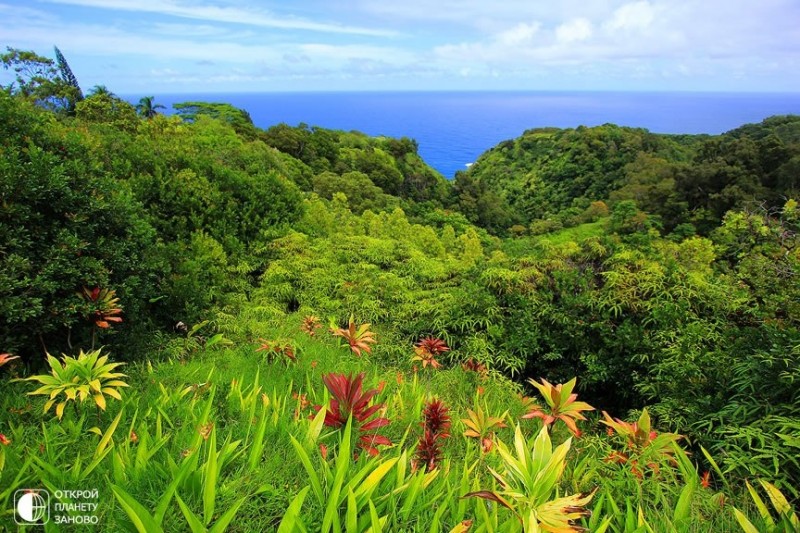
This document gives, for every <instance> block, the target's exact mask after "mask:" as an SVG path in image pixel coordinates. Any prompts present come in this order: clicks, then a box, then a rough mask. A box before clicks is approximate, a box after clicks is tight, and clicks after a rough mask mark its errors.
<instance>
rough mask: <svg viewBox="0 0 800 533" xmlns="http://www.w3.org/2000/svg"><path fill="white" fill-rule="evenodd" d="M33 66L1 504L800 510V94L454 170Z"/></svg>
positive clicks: (14, 137)
mask: <svg viewBox="0 0 800 533" xmlns="http://www.w3.org/2000/svg"><path fill="white" fill-rule="evenodd" d="M15 57H18V56H13V57H9V56H4V58H3V59H4V62H11V61H12V60H13V59H14V58H15ZM40 59H41V58H40ZM28 61H36V59H35V58H34V59H30V58H29V59H28ZM23 81H25V80H23ZM45 81H46V82H47V83H44V82H43V81H42V80H41V79H39V80H35V79H31V80H27V81H26V83H28V85H14V86H11V87H6V88H3V89H2V90H0V529H12V528H14V527H15V526H14V506H15V500H14V498H15V492H16V491H17V490H18V489H30V488H42V489H47V490H49V491H50V493H51V494H52V495H53V497H54V498H55V500H57V501H53V502H52V503H58V504H59V506H60V507H59V508H58V509H61V510H62V511H63V512H61V513H60V514H59V513H58V512H56V511H58V509H57V508H55V507H53V508H52V509H51V519H52V521H51V523H50V525H49V526H47V527H46V528H45V530H57V526H59V522H58V521H61V522H63V524H60V525H61V526H62V527H63V528H64V529H67V530H70V529H72V528H75V529H77V528H78V526H77V525H74V524H78V525H80V524H81V523H82V522H81V521H84V520H90V521H89V522H88V523H89V524H90V525H97V526H98V527H99V528H100V529H102V530H104V531H127V530H130V531H140V532H144V531H146V532H153V531H160V530H163V531H192V532H197V531H243V532H244V531H247V532H249V531H280V532H293V531H324V532H326V533H327V532H329V531H336V532H339V531H346V532H352V531H431V532H435V531H451V532H453V531H454V532H466V531H471V532H475V531H526V532H530V531H579V530H581V529H580V528H588V529H589V530H591V531H599V532H603V531H615V532H634V531H736V530H738V529H742V530H743V531H748V532H749V531H795V530H797V528H798V527H800V526H799V525H798V518H797V516H796V515H795V514H793V509H795V508H797V503H798V498H800V492H798V490H799V489H800V463H798V460H797V457H798V448H800V422H798V421H799V420H800V392H798V390H800V389H798V387H797V381H798V380H800V283H799V282H798V272H800V247H798V232H799V231H800V211H799V210H798V205H797V201H796V200H795V199H793V198H797V196H798V191H797V185H798V182H797V172H796V170H797V169H798V157H800V133H799V132H800V117H773V118H770V119H767V120H765V121H764V122H763V123H760V124H754V125H746V126H742V127H741V128H738V129H736V130H734V131H732V132H729V133H727V134H725V135H721V136H714V137H707V136H665V135H654V134H651V133H648V132H647V131H645V130H640V129H630V128H620V127H617V126H613V125H605V126H601V127H598V128H578V129H575V130H553V129H547V130H531V131H528V132H526V133H525V134H524V135H523V136H522V137H520V138H518V139H515V140H511V141H507V142H504V143H501V144H500V145H499V146H497V147H495V148H493V149H491V150H489V151H488V152H487V153H486V154H484V155H483V156H482V157H481V158H480V159H479V160H478V161H477V162H476V164H475V165H474V166H473V167H472V168H470V170H469V171H468V172H466V173H463V174H460V175H459V176H458V177H457V178H456V180H455V181H454V182H453V183H451V182H448V181H446V180H445V179H444V178H443V177H442V176H441V175H439V174H438V173H437V172H435V171H434V170H433V169H431V168H430V167H428V166H427V165H426V164H425V163H424V161H422V160H421V159H420V157H419V156H418V154H417V150H416V144H415V142H414V141H413V140H410V139H388V138H371V137H368V136H365V135H363V134H360V133H357V132H343V131H332V130H326V129H322V128H316V127H309V126H307V125H299V126H296V127H293V126H289V125H283V124H282V125H276V126H273V127H271V128H269V129H266V130H262V129H259V128H257V127H256V126H255V125H253V124H252V122H251V121H250V120H249V116H248V115H247V113H246V112H244V111H242V110H238V109H236V108H234V107H232V106H228V105H225V104H208V103H203V102H189V103H186V105H183V106H178V107H179V110H180V113H179V114H178V115H176V116H172V117H167V116H164V115H161V114H158V113H157V112H156V109H155V104H156V102H154V101H152V99H151V100H150V101H148V102H144V101H143V102H142V103H141V104H140V106H139V109H138V112H137V109H136V108H135V107H134V106H131V105H130V104H128V103H126V102H124V101H122V100H121V99H119V98H117V97H115V96H114V95H113V94H110V93H108V92H107V91H99V90H97V91H93V94H91V95H89V96H87V97H85V98H78V97H77V95H76V93H75V92H74V91H70V90H68V89H69V86H68V84H67V86H65V85H64V84H65V83H66V82H65V81H64V80H63V79H61V78H59V77H58V76H56V75H55V74H53V76H52V77H50V78H47V79H46V80H45ZM143 100H145V99H143ZM145 104H146V105H145ZM362 373H363V376H362V375H361V374H362ZM74 491H79V492H80V494H78V495H77V496H75V492H74ZM83 491H87V492H88V494H89V496H86V495H85V494H83ZM94 491H96V493H95V492H94ZM92 494H94V496H93V497H92ZM59 495H60V496H59ZM81 498H83V500H82V499H81ZM86 498H88V499H89V503H96V504H97V507H96V508H92V507H85V506H84V507H81V504H82V503H86V501H84V500H86ZM65 509H66V510H65ZM86 509H89V510H91V512H90V513H89V512H87V511H86ZM78 517H80V518H78ZM92 521H96V523H95V522H92ZM64 524H67V525H64ZM69 524H73V525H72V526H70V525H69Z"/></svg>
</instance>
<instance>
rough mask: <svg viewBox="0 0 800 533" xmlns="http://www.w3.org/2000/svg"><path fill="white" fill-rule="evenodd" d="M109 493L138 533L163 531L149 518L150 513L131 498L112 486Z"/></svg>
mask: <svg viewBox="0 0 800 533" xmlns="http://www.w3.org/2000/svg"><path fill="white" fill-rule="evenodd" d="M111 492H113V493H114V497H115V498H116V499H117V502H119V505H120V507H122V509H123V510H124V511H125V513H126V514H127V515H128V518H130V519H131V522H133V525H134V526H135V527H136V530H137V531H138V532H139V533H160V532H163V531H164V530H163V529H161V525H160V524H159V523H158V522H156V521H155V519H154V518H153V517H152V516H150V513H148V512H147V510H146V509H145V508H144V507H142V505H141V504H140V503H139V502H137V501H136V500H135V499H134V498H133V496H131V495H130V494H128V493H127V492H125V491H124V490H123V489H121V488H120V487H117V486H116V485H113V484H112V485H111Z"/></svg>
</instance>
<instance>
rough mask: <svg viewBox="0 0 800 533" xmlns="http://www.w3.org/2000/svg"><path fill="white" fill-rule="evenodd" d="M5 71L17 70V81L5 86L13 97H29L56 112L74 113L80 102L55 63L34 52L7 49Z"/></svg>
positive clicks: (3, 60)
mask: <svg viewBox="0 0 800 533" xmlns="http://www.w3.org/2000/svg"><path fill="white" fill-rule="evenodd" d="M0 61H2V62H3V68H4V69H5V70H13V71H14V72H15V73H16V75H17V77H16V80H15V82H13V83H10V84H9V85H8V86H7V87H5V89H6V91H8V92H9V93H10V94H12V95H18V96H22V97H23V98H28V99H30V100H32V101H33V102H35V103H36V105H39V106H41V107H44V108H47V109H50V110H52V111H64V110H66V111H67V112H69V111H70V105H71V104H70V102H72V103H73V104H72V106H73V107H72V109H74V102H75V101H76V99H75V98H76V95H75V87H74V86H72V85H70V84H69V83H67V82H66V81H64V79H63V78H61V77H60V76H59V69H58V68H57V67H56V66H55V62H54V61H53V60H52V59H50V58H48V57H44V56H40V55H38V54H37V53H36V52H33V51H30V50H19V49H17V48H11V47H7V48H6V53H5V54H0Z"/></svg>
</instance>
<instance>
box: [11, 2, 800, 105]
mask: <svg viewBox="0 0 800 533" xmlns="http://www.w3.org/2000/svg"><path fill="white" fill-rule="evenodd" d="M0 21H2V22H0V46H2V47H3V48H5V47H6V46H11V47H14V48H22V49H32V50H35V51H37V52H38V53H40V54H43V55H47V56H50V57H52V56H53V52H52V47H53V45H57V46H58V47H59V48H60V49H61V51H62V52H63V53H64V55H65V56H66V58H67V60H68V61H69V63H70V65H71V67H72V70H73V72H74V73H75V75H76V76H77V78H78V80H79V82H80V83H81V85H82V86H83V87H84V88H87V89H88V88H90V87H92V86H93V85H96V84H104V85H106V86H107V87H108V88H109V89H111V90H112V91H114V92H117V93H120V94H128V93H141V92H143V91H144V92H147V93H153V94H163V93H182V92H195V93H197V92H239V91H333V90H686V91H698V90H699V91H781V92H797V91H798V88H799V87H800V1H798V0H757V1H753V0H747V1H743V0H634V1H629V0H565V1H556V0H521V1H518V0H505V1H502V2H500V1H494V2H489V1H472V0H463V1H454V0H438V1H437V0H400V1H396V2H393V1H391V0H381V1H376V0H328V1H323V0H303V1H291V2H289V1H284V2H277V1H255V0H206V1H202V2H187V1H182V0H14V1H11V0H0ZM8 80H9V75H8V73H4V72H1V71H0V81H3V82H7V81H8Z"/></svg>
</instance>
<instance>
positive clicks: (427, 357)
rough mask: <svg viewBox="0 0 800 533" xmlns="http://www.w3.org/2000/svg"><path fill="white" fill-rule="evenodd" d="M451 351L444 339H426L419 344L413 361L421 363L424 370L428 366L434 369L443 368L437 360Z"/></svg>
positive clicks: (415, 349)
mask: <svg viewBox="0 0 800 533" xmlns="http://www.w3.org/2000/svg"><path fill="white" fill-rule="evenodd" d="M449 351H450V348H449V347H448V346H447V344H445V342H444V341H443V340H442V339H437V338H436V337H425V338H423V339H422V340H420V341H419V342H418V343H417V345H416V348H414V357H413V358H412V359H411V360H412V361H420V362H421V363H422V368H425V367H427V366H428V365H431V367H433V368H441V367H442V364H441V363H439V361H437V360H436V357H437V356H438V355H441V354H443V353H444V352H449Z"/></svg>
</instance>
